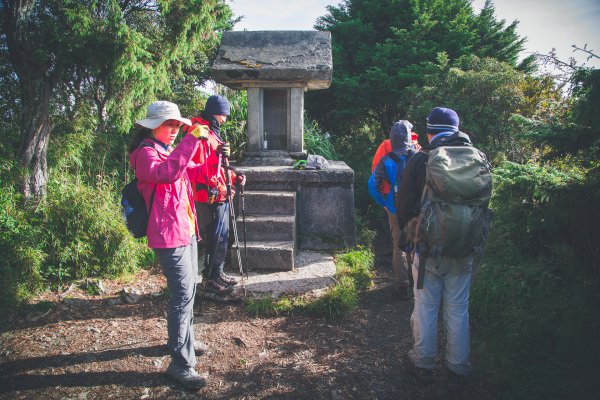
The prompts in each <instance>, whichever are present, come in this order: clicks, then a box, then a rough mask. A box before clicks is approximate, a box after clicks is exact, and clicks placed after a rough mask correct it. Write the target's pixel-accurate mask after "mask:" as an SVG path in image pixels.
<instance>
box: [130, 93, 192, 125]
mask: <svg viewBox="0 0 600 400" xmlns="http://www.w3.org/2000/svg"><path fill="white" fill-rule="evenodd" d="M170 119H174V120H176V121H180V122H183V123H184V124H186V125H189V126H191V125H192V121H190V120H189V119H187V118H182V117H181V113H180V112H179V107H177V104H175V103H171V102H170V101H162V100H161V101H155V102H154V103H152V104H150V105H149V106H148V109H147V111H146V118H144V119H142V120H139V121H136V122H135V124H136V125H139V126H143V127H144V128H148V129H156V128H158V127H159V126H161V125H162V124H163V122H165V121H168V120H170Z"/></svg>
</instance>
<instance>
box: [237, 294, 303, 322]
mask: <svg viewBox="0 0 600 400" xmlns="http://www.w3.org/2000/svg"><path fill="white" fill-rule="evenodd" d="M304 305H305V303H304V299H303V298H302V297H291V296H282V297H280V298H278V299H273V298H271V297H264V298H257V299H250V300H248V301H247V302H246V311H248V312H249V313H251V314H253V315H254V316H257V317H258V316H275V315H279V314H284V313H291V312H292V311H294V309H298V308H302V307H303V306H304Z"/></svg>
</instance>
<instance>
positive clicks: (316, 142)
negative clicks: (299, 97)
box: [304, 114, 339, 160]
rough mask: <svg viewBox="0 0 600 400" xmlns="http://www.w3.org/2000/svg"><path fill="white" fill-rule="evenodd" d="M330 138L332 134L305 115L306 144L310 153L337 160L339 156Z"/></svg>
mask: <svg viewBox="0 0 600 400" xmlns="http://www.w3.org/2000/svg"><path fill="white" fill-rule="evenodd" d="M330 139H331V135H330V134H329V133H328V132H324V131H323V130H322V129H321V128H319V125H318V124H317V121H315V120H313V119H311V118H310V117H309V116H308V115H306V114H305V115H304V146H305V148H306V151H307V152H308V154H315V155H318V156H323V157H325V158H326V159H327V160H337V159H338V157H339V156H338V155H337V153H336V152H335V149H334V148H333V143H332V142H331V140H330Z"/></svg>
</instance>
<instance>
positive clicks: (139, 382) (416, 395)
mask: <svg viewBox="0 0 600 400" xmlns="http://www.w3.org/2000/svg"><path fill="white" fill-rule="evenodd" d="M388 281H389V268H388V267H386V266H385V265H384V264H380V266H379V267H378V268H377V269H376V279H375V286H374V288H373V289H372V290H370V291H368V292H366V293H364V294H363V295H362V296H361V301H360V307H359V308H358V309H357V310H356V311H355V312H354V313H353V314H352V315H350V316H349V317H347V318H345V319H343V320H341V321H335V322H332V321H327V320H324V319H317V318H314V317H310V316H307V315H285V316H278V317H274V318H256V317H254V316H252V315H250V314H248V313H247V312H246V311H245V310H244V308H243V306H242V305H241V304H232V303H229V304H223V303H217V302H214V301H206V300H197V301H196V321H195V323H196V336H197V338H198V339H199V340H202V341H204V342H205V343H207V344H208V345H209V347H210V351H209V353H208V354H206V355H204V356H201V357H199V358H198V362H199V364H198V367H197V368H198V370H199V371H200V372H209V374H210V375H209V384H208V385H207V386H206V387H205V388H203V389H201V390H200V391H199V392H189V391H186V390H183V389H181V388H180V387H179V386H178V385H177V384H175V383H173V382H172V381H170V380H169V379H168V378H167V377H166V376H165V375H164V374H163V371H164V370H165V369H166V367H167V365H168V363H169V356H168V354H167V351H166V346H165V343H166V340H167V329H166V319H165V318H166V302H167V298H166V296H165V295H164V293H163V288H164V287H165V286H166V285H165V280H164V278H163V276H162V275H161V274H160V273H158V272H157V271H141V272H140V273H139V274H138V275H136V276H135V277H134V278H133V280H131V281H129V282H120V281H110V282H104V284H105V288H106V292H105V293H106V294H104V295H102V296H92V295H86V294H85V292H83V291H82V290H80V289H72V290H70V291H69V292H68V293H67V294H66V295H65V294H64V293H63V294H58V293H46V294H45V295H43V296H41V297H40V298H38V299H37V301H49V302H52V308H51V309H50V310H49V311H45V310H41V311H40V310H37V311H35V310H34V311H29V312H25V313H23V314H22V315H18V316H16V317H13V318H12V320H11V321H8V322H7V323H5V324H4V325H3V326H2V328H1V333H0V399H111V398H116V399H186V398H203V399H333V400H341V399H438V398H439V399H446V398H457V399H492V398H494V395H493V393H492V392H491V391H490V389H489V385H487V384H486V382H485V380H484V379H483V378H482V377H481V376H479V377H477V376H475V377H474V378H472V379H471V381H470V383H469V386H468V388H467V390H466V391H464V392H462V393H459V394H451V393H449V392H448V391H447V390H446V389H445V385H444V384H443V382H442V381H441V380H437V381H436V383H435V384H434V385H432V386H429V387H426V388H423V387H419V386H418V385H416V384H415V383H414V382H413V381H412V380H411V379H410V378H409V376H408V374H407V372H406V371H405V369H404V356H405V354H406V352H407V351H408V349H409V347H410V345H411V342H412V339H411V335H410V326H409V325H410V323H409V321H410V313H411V310H412V301H401V300H398V299H397V298H396V297H395V296H394V292H393V291H392V288H391V287H390V286H389V285H388ZM124 287H132V288H136V289H137V290H138V291H139V292H140V293H141V298H140V299H139V301H137V302H136V303H133V304H126V303H122V302H119V301H118V300H117V299H118V293H119V292H120V291H121V290H122V289H123V288H124ZM440 344H442V343H440ZM440 365H441V363H440Z"/></svg>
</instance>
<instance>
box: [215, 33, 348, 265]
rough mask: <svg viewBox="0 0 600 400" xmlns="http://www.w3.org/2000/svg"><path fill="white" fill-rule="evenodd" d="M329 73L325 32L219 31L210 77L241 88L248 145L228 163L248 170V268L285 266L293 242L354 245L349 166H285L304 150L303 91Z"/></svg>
mask: <svg viewBox="0 0 600 400" xmlns="http://www.w3.org/2000/svg"><path fill="white" fill-rule="evenodd" d="M332 74H333V66H332V57H331V34H330V33H329V32H321V31H254V32H253V31H239V32H224V33H223V37H222V40H221V45H220V46H219V50H218V53H217V57H216V59H215V62H214V63H213V68H212V78H213V79H214V80H215V81H217V82H219V83H221V84H223V85H225V86H228V87H230V88H232V89H238V90H240V89H245V90H247V92H248V121H247V127H248V145H247V146H248V147H247V151H246V158H245V160H243V161H241V162H239V163H237V165H236V168H237V169H238V170H239V171H241V172H244V173H245V174H246V176H247V177H248V180H247V182H248V183H247V185H246V194H245V196H246V197H247V199H248V204H249V205H250V209H248V210H246V213H247V214H248V217H247V218H246V225H247V226H246V228H247V229H246V232H245V235H246V239H247V243H248V259H249V260H248V264H251V265H249V266H250V268H258V269H263V268H270V269H292V268H293V266H294V255H295V254H296V250H297V249H298V248H300V249H303V250H332V249H340V248H346V247H352V246H354V245H355V244H356V238H355V237H356V229H355V225H354V171H352V169H350V168H349V167H348V166H347V165H346V164H345V163H344V162H342V161H330V162H329V167H328V168H326V169H322V170H295V169H293V168H292V166H291V165H292V164H293V162H294V160H295V159H298V158H306V157H307V153H306V151H305V149H304V146H303V143H304V130H303V127H304V118H303V116H304V92H305V91H307V90H313V89H327V88H328V87H329V85H330V84H331V78H332ZM238 214H239V213H238ZM240 228H241V226H240ZM238 231H239V232H240V233H241V232H242V229H238ZM242 238H243V235H242ZM233 258H235V257H233Z"/></svg>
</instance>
